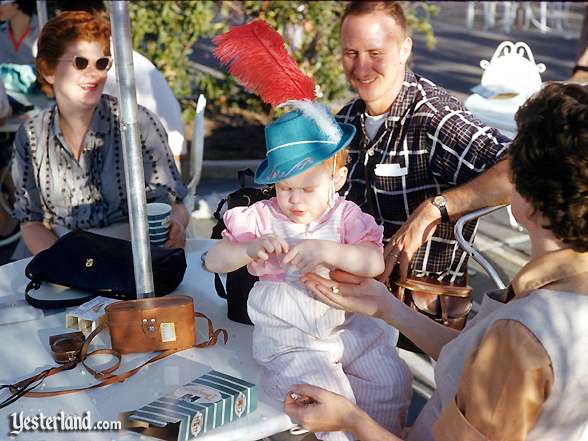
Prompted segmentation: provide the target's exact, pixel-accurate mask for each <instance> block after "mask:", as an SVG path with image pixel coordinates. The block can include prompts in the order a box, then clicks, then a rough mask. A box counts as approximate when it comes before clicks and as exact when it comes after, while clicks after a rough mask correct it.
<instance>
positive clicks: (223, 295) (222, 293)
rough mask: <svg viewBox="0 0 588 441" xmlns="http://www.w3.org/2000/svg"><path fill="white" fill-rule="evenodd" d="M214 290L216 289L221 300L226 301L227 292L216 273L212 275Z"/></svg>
mask: <svg viewBox="0 0 588 441" xmlns="http://www.w3.org/2000/svg"><path fill="white" fill-rule="evenodd" d="M214 289H216V293H217V294H218V296H219V297H220V298H222V299H227V298H228V297H227V291H226V290H225V287H224V285H223V281H222V280H221V278H220V276H219V275H218V273H214Z"/></svg>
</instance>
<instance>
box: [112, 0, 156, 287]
mask: <svg viewBox="0 0 588 441" xmlns="http://www.w3.org/2000/svg"><path fill="white" fill-rule="evenodd" d="M110 22H111V28H112V39H113V43H112V45H113V47H114V59H115V66H116V81H117V83H118V94H119V96H120V110H121V111H120V130H121V134H122V145H123V152H124V153H123V156H124V162H125V181H126V185H127V199H128V204H129V222H130V225H131V240H132V248H133V266H134V270H135V286H136V288H137V298H143V297H153V296H154V288H153V271H152V267H151V250H150V248H149V236H148V230H147V221H146V210H145V205H146V198H145V176H144V173H143V155H142V153H141V147H140V142H139V136H138V128H137V95H136V91H135V71H134V68H133V49H132V47H131V24H130V21H129V8H128V2H126V1H111V2H110Z"/></svg>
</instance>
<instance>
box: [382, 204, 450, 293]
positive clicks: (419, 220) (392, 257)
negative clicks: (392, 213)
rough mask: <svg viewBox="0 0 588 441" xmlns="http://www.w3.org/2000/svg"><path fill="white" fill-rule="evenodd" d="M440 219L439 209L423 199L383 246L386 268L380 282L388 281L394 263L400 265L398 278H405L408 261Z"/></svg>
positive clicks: (431, 235)
mask: <svg viewBox="0 0 588 441" xmlns="http://www.w3.org/2000/svg"><path fill="white" fill-rule="evenodd" d="M440 219H441V214H440V213H439V210H438V209H437V208H436V207H435V206H434V205H433V204H431V201H430V200H429V199H427V200H425V201H423V202H422V203H421V205H419V206H418V207H417V209H416V210H415V211H413V213H412V214H411V215H410V217H409V218H408V219H407V220H406V222H405V223H404V225H402V227H400V229H399V230H398V231H397V232H396V234H394V236H392V237H391V238H390V241H389V242H388V243H387V244H386V246H385V247H384V260H385V261H386V268H385V269H384V272H383V273H382V274H381V275H380V276H379V277H378V280H379V281H380V282H383V283H387V282H388V280H389V279H390V274H392V270H393V269H394V267H395V266H396V264H399V265H400V279H401V280H405V279H406V276H407V274H408V267H409V265H410V261H411V260H412V258H413V256H414V255H415V253H416V252H417V250H418V249H419V247H420V246H421V245H422V244H424V243H425V242H427V241H428V240H429V239H431V237H433V233H435V230H436V229H437V225H438V224H439V222H440Z"/></svg>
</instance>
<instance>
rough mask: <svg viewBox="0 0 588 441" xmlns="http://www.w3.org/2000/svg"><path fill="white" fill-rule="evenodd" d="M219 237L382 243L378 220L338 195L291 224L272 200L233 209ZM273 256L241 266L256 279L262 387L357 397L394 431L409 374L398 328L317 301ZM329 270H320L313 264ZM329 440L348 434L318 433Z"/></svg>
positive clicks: (253, 295)
mask: <svg viewBox="0 0 588 441" xmlns="http://www.w3.org/2000/svg"><path fill="white" fill-rule="evenodd" d="M224 221H225V225H226V226H227V229H226V230H225V231H224V232H223V237H224V238H226V239H228V240H231V241H235V242H243V241H250V240H254V239H256V238H258V237H260V236H262V235H265V234H275V235H278V236H280V237H282V238H284V239H285V240H286V242H288V245H289V246H290V248H291V247H293V246H294V245H296V244H297V243H299V242H300V241H303V240H308V239H317V240H332V241H336V242H339V243H343V244H358V243H360V242H368V241H369V242H373V243H376V244H378V245H379V246H382V232H383V229H382V227H381V226H379V225H377V224H376V222H375V221H374V219H373V218H372V217H371V216H370V215H368V214H365V213H363V212H362V211H361V209H360V208H359V207H358V206H357V205H355V204H354V203H353V202H350V201H346V200H345V199H344V198H343V197H339V198H338V199H337V200H336V201H335V203H334V205H333V206H332V207H331V208H330V209H328V210H327V211H326V212H325V213H324V214H323V215H322V217H321V218H320V219H319V220H318V221H317V222H311V223H310V224H307V225H305V224H297V223H294V222H292V221H290V220H289V219H288V217H287V216H285V215H284V214H282V213H281V212H280V209H279V207H278V203H277V200H276V198H272V199H269V200H265V201H260V202H257V203H255V204H253V205H251V206H249V207H236V208H233V209H231V210H229V211H227V213H226V214H225V216H224ZM280 261H281V259H280V258H278V257H276V256H275V255H272V256H271V257H270V259H269V260H268V261H266V262H252V263H251V264H249V266H248V269H249V272H250V273H251V274H254V275H257V276H259V278H260V281H259V282H257V283H256V284H255V286H254V287H253V289H252V290H251V292H250V294H249V301H248V312H249V317H250V318H251V320H252V321H253V323H254V324H255V328H254V331H253V357H254V358H255V359H256V360H257V362H258V363H259V364H260V365H261V367H262V369H263V373H262V377H261V378H262V384H261V387H262V388H263V390H264V391H265V392H266V393H267V394H269V395H270V396H271V397H273V398H275V399H277V400H280V401H282V400H283V399H284V397H285V395H286V393H287V392H288V390H289V388H290V386H291V385H292V384H296V383H308V384H313V385H316V386H320V387H323V388H325V389H328V390H330V391H332V392H335V393H338V394H341V395H343V396H345V397H346V398H348V399H349V400H351V401H353V402H356V403H357V404H358V406H359V407H360V408H362V409H363V410H365V411H366V412H367V413H368V414H369V415H370V416H371V417H372V418H374V419H375V420H376V421H377V422H378V423H380V424H381V425H382V426H384V427H386V428H387V429H389V430H391V431H392V432H394V433H396V434H399V433H400V430H401V428H402V427H403V426H404V421H405V417H406V412H407V409H408V405H409V403H410V396H411V375H410V372H409V370H408V368H407V367H406V364H405V363H404V362H403V361H402V360H401V359H400V357H399V356H398V353H397V351H396V349H395V344H396V340H397V338H398V331H396V330H394V331H391V330H390V329H391V328H390V327H388V326H386V327H383V326H381V325H380V324H378V323H377V321H376V320H375V319H372V318H369V317H366V316H363V315H356V314H349V313H345V312H344V311H341V310H337V309H334V308H332V307H330V306H328V305H325V304H324V303H322V302H320V301H318V300H316V299H315V298H314V297H313V295H312V293H311V292H310V291H308V290H307V289H306V287H305V286H304V285H303V284H302V283H301V282H300V280H299V278H300V276H301V274H300V273H299V272H298V271H297V270H294V269H292V268H286V267H283V266H282V265H281V262H280ZM317 272H318V273H319V274H321V275H323V276H328V270H327V268H322V269H319V270H317ZM317 437H318V438H319V439H321V440H328V441H348V440H352V439H353V438H352V436H351V435H350V434H346V433H343V432H332V433H320V434H317Z"/></svg>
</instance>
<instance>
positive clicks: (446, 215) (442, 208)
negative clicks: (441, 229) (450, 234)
mask: <svg viewBox="0 0 588 441" xmlns="http://www.w3.org/2000/svg"><path fill="white" fill-rule="evenodd" d="M435 206H436V207H437V208H438V209H439V211H440V212H441V222H443V223H446V224H448V223H450V222H451V220H450V219H449V213H448V212H447V207H446V206H445V205H435Z"/></svg>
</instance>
